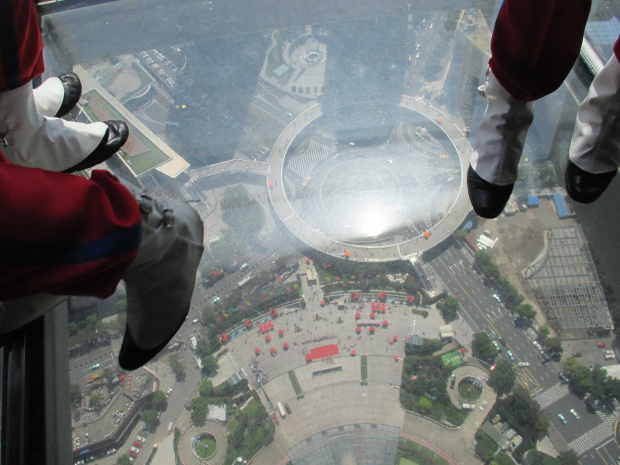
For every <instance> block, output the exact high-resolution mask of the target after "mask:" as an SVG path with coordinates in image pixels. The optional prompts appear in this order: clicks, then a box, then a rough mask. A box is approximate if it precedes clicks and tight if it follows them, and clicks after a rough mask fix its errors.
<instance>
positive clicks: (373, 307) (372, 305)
mask: <svg viewBox="0 0 620 465" xmlns="http://www.w3.org/2000/svg"><path fill="white" fill-rule="evenodd" d="M370 308H371V309H372V310H374V309H376V308H377V304H375V303H374V302H371V303H370Z"/></svg>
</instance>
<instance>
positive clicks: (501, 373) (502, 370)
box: [489, 358, 517, 394]
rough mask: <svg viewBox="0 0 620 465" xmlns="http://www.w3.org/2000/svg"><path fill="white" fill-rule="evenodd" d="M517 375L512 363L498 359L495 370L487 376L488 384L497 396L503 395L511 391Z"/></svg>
mask: <svg viewBox="0 0 620 465" xmlns="http://www.w3.org/2000/svg"><path fill="white" fill-rule="evenodd" d="M516 378H517V375H516V373H515V371H514V369H513V366H512V363H510V362H509V361H508V360H506V359H503V358H500V359H499V360H498V361H497V365H496V366H495V369H494V370H492V371H491V374H490V375H489V384H490V385H491V387H492V388H493V389H495V391H496V392H497V393H498V394H505V393H507V392H510V391H511V390H512V387H513V386H514V384H515V380H516Z"/></svg>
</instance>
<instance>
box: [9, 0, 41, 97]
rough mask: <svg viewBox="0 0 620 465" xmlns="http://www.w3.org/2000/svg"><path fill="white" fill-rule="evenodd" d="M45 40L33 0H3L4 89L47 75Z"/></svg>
mask: <svg viewBox="0 0 620 465" xmlns="http://www.w3.org/2000/svg"><path fill="white" fill-rule="evenodd" d="M44 69H45V66H44V64H43V41H42V40H41V31H40V30H39V24H38V22H37V12H36V10H35V6H34V1H33V0H0V91H2V90H4V89H16V88H17V87H21V86H22V85H24V84H26V83H28V82H30V81H32V79H33V78H34V77H36V76H39V75H40V74H43V71H44Z"/></svg>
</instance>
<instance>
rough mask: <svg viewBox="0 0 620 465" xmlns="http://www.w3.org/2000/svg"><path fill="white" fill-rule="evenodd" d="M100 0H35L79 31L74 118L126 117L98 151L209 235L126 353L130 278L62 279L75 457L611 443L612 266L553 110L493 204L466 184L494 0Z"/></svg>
mask: <svg viewBox="0 0 620 465" xmlns="http://www.w3.org/2000/svg"><path fill="white" fill-rule="evenodd" d="M115 3H116V2H111V3H106V2H102V3H100V4H97V5H95V6H92V7H88V8H81V7H77V8H73V9H72V8H66V9H63V8H59V9H58V10H57V11H53V12H51V13H50V14H49V15H48V16H47V17H46V21H48V22H49V23H50V24H53V26H54V28H55V30H57V31H59V33H60V35H65V36H67V37H69V36H70V37H71V38H72V40H74V42H75V43H74V44H73V45H72V47H73V48H74V49H72V50H71V53H72V54H73V58H74V59H75V62H73V63H72V66H73V70H74V71H75V72H76V73H77V74H78V75H79V76H80V78H81V80H82V83H83V87H84V88H83V97H82V99H81V101H80V103H79V105H78V109H77V110H76V111H74V112H73V113H72V114H71V116H72V117H73V118H75V119H77V120H79V121H99V120H101V121H105V120H108V119H122V120H125V121H126V122H127V123H128V126H129V128H130V134H131V136H130V139H129V141H128V143H127V144H126V146H125V147H124V148H123V150H121V152H119V154H118V156H117V157H114V158H113V159H111V160H109V161H108V162H106V164H105V165H104V166H101V168H105V169H109V170H111V171H113V172H114V173H115V174H116V175H118V176H119V177H123V178H125V179H127V180H130V181H131V182H134V183H136V184H140V185H142V186H143V187H145V188H147V189H152V190H154V191H156V192H158V193H161V194H164V195H167V196H170V197H175V198H178V199H183V200H185V201H187V202H188V203H190V205H192V207H194V208H195V209H196V210H197V211H198V212H199V214H200V216H201V218H202V219H203V221H204V225H205V253H204V255H203V257H202V261H201V264H200V267H199V273H198V276H197V280H196V287H195V290H194V295H193V297H192V306H191V310H190V313H189V315H188V317H187V321H186V323H185V324H184V325H183V326H182V327H181V329H180V330H179V332H178V333H177V335H176V336H175V338H174V339H173V341H172V342H171V343H170V345H169V347H168V348H166V349H164V351H162V353H161V354H160V355H159V356H158V357H157V358H155V359H154V361H152V362H151V363H149V364H147V365H146V366H145V367H143V368H141V369H139V370H136V371H134V372H124V371H122V370H121V369H120V367H119V366H118V365H117V357H118V352H119V350H120V344H121V341H122V330H123V328H124V323H123V322H124V308H125V306H126V300H125V292H124V289H123V287H122V285H121V286H120V287H119V289H118V290H117V293H116V294H115V296H113V297H112V298H110V299H108V300H107V301H105V302H97V301H94V300H88V299H79V298H77V299H72V301H71V304H70V311H71V314H70V317H69V318H70V326H69V334H70V339H69V348H70V354H69V368H70V383H71V399H72V400H71V401H72V406H71V411H72V420H73V423H72V425H73V448H74V449H73V450H74V453H73V457H74V463H76V464H81V463H87V462H92V463H100V464H106V465H112V464H117V463H119V464H125V463H134V464H138V465H144V464H147V463H148V464H162V465H168V464H171V463H175V462H174V461H175V457H176V458H178V459H179V460H180V461H181V463H184V464H190V463H192V464H193V463H208V464H212V465H220V464H229V463H233V461H234V462H235V463H253V464H257V465H263V464H264V465H279V464H282V465H285V464H287V463H292V464H295V465H297V464H309V465H310V464H312V465H317V464H318V465H323V464H325V465H329V464H334V465H335V464H338V465H340V464H345V465H349V464H356V463H357V464H371V463H372V464H378V465H388V464H389V465H392V464H398V465H408V464H410V463H431V462H432V463H437V464H438V465H446V464H452V465H457V464H467V465H469V464H472V465H473V464H479V463H488V462H490V461H491V460H493V461H495V462H497V463H500V462H505V461H506V460H508V462H505V463H512V459H514V460H516V461H517V462H518V463H533V462H534V461H536V460H545V459H549V460H551V459H550V458H549V457H546V458H541V457H544V455H543V454H547V455H549V456H551V457H552V458H553V459H554V460H555V459H556V458H557V457H558V456H560V457H561V459H560V460H557V463H558V464H569V465H573V464H575V463H581V464H582V465H595V464H596V465H616V464H617V462H618V461H619V460H620V447H619V446H618V443H617V442H616V425H617V415H616V412H615V406H616V405H617V402H616V401H615V400H614V392H617V393H619V395H620V389H619V388H617V386H616V384H615V383H616V381H617V378H618V377H620V370H619V369H618V368H617V363H616V357H617V356H618V355H620V354H618V352H617V350H616V348H615V346H614V322H615V320H614V319H613V316H614V315H613V312H611V313H610V304H611V303H612V302H610V301H609V300H610V295H613V292H612V290H613V289H612V288H610V287H609V286H607V285H606V282H607V281H608V279H607V277H605V278H606V279H603V276H601V275H602V274H603V272H602V271H601V269H599V268H598V267H599V266H600V265H601V264H600V261H601V259H600V257H599V256H598V255H597V254H596V250H594V253H593V252H592V251H591V250H592V248H593V245H592V244H591V243H589V242H588V241H589V240H590V236H589V234H590V230H589V229H588V228H587V226H582V222H581V221H580V210H579V208H578V207H577V208H576V207H575V206H573V205H571V203H570V200H568V198H567V196H566V193H565V191H564V189H563V187H562V186H561V182H560V181H559V178H561V175H559V173H560V172H559V171H558V169H557V168H556V167H555V166H554V164H553V162H554V161H555V160H553V159H552V158H550V156H549V153H550V151H551V145H552V141H553V143H556V141H557V140H563V137H562V133H561V132H560V131H562V130H565V128H562V127H561V124H559V123H558V118H559V117H558V115H552V116H549V118H548V120H551V119H553V120H554V122H553V123H550V122H549V121H548V120H545V118H540V119H539V120H537V121H535V123H534V124H535V126H534V127H533V130H532V131H531V134H530V136H528V144H527V145H526V149H525V154H524V161H523V162H522V166H521V168H520V172H521V173H522V175H521V176H522V177H521V178H520V179H519V182H518V183H517V186H516V188H515V195H514V196H513V198H512V199H511V201H510V202H509V205H508V206H507V208H506V210H505V211H504V214H503V215H502V216H501V217H500V218H499V219H497V220H484V219H482V218H478V217H477V216H476V215H475V214H474V213H473V212H472V208H471V204H470V202H469V198H468V195H467V187H466V174H467V168H468V166H469V160H470V156H471V153H472V150H473V148H472V144H473V141H474V138H475V135H476V131H477V127H476V124H477V122H479V121H480V117H481V115H482V113H483V112H484V108H485V102H484V100H482V99H481V98H480V97H478V96H477V95H476V89H477V87H478V86H479V85H480V84H481V83H482V82H483V79H484V73H485V69H486V63H487V61H488V58H489V39H490V26H489V24H490V23H491V22H490V19H491V17H492V15H493V14H496V12H497V8H498V7H499V3H501V2H495V1H492V0H489V1H481V2H447V1H442V2H419V3H420V5H415V4H413V5H412V4H409V5H407V4H406V2H405V3H402V4H401V2H391V1H389V2H386V3H385V4H383V5H381V6H380V7H379V6H377V5H371V2H368V3H369V5H368V8H367V9H366V8H356V7H354V6H353V5H356V2H349V1H346V2H345V3H346V4H344V5H342V10H341V9H340V8H339V7H338V6H337V5H331V4H330V5H327V3H326V4H325V5H324V6H321V8H319V7H318V5H317V8H316V9H312V10H311V11H310V10H308V7H307V6H305V5H301V3H300V5H299V8H300V10H299V15H300V16H299V17H296V16H295V14H296V13H295V12H292V11H290V10H292V9H294V8H290V7H289V8H285V7H282V6H278V8H280V7H281V9H282V10H283V12H282V16H281V17H277V16H274V17H271V16H270V15H267V14H266V13H265V12H264V11H263V10H262V9H260V8H258V7H256V6H255V5H251V6H248V5H241V3H240V2H237V1H234V2H233V3H230V4H227V5H224V4H221V3H219V2H218V1H216V0H207V1H200V2H198V1H195V2H194V1H192V2H191V7H190V6H188V7H187V8H179V11H178V12H169V11H167V9H166V8H165V5H166V4H165V2H160V1H157V2H154V5H153V6H152V8H147V9H146V10H148V11H144V16H143V17H140V18H139V19H136V18H135V17H132V11H133V8H140V9H144V8H143V5H138V3H139V2H138V1H137V0H136V1H131V2H127V4H125V5H123V6H119V7H118V9H115V7H114V6H113V5H112V4H115ZM269 3H270V8H276V6H277V5H276V3H278V2H277V1H275V0H274V1H272V2H269ZM435 3H439V4H435ZM471 3H475V4H476V7H475V8H473V7H472V5H471ZM349 7H350V11H349V10H347V8H349ZM91 8H93V9H91ZM199 8H200V10H201V11H204V15H206V16H208V17H209V18H210V19H209V20H204V19H201V18H202V17H201V16H200V15H192V14H191V12H192V11H194V12H195V11H196V10H197V9H199ZM238 10H239V11H241V10H242V11H244V13H243V15H240V16H241V17H240V18H239V19H238V20H237V21H234V20H233V19H231V18H235V13H236V12H237V11H238ZM246 10H247V11H246ZM284 10H286V11H284ZM345 10H347V11H346V13H345ZM361 10H363V13H362V12H361ZM93 12H95V14H96V16H97V17H98V19H97V21H95V20H93V18H92V15H93ZM348 13H351V16H348ZM168 15H170V16H169V17H168ZM302 18H303V20H302ZM307 18H311V20H310V19H307ZM300 21H301V23H300ZM223 24H229V25H230V29H229V30H227V29H226V28H225V27H224V26H223ZM141 25H144V31H143V33H141V32H140V31H142V26H141ZM149 25H150V26H149ZM158 28H159V29H160V33H159V34H158V33H154V32H153V31H154V30H155V29H158ZM108 29H109V30H108ZM147 29H148V30H147ZM44 30H45V28H44ZM97 37H106V38H108V39H109V40H108V41H107V42H106V41H101V40H94V39H95V38H97ZM48 40H49V41H51V39H50V37H46V41H48ZM103 42H105V45H104V44H103ZM46 46H48V48H49V49H54V47H58V45H57V44H54V43H53V42H52V43H50V44H49V45H48V44H47V42H46ZM68 53H69V52H68ZM59 56H60V55H59ZM59 66H60V65H59ZM586 88H587V85H586V84H583V83H582V84H581V85H579V83H577V82H575V83H573V87H572V88H571V89H570V92H569V91H567V90H566V89H564V88H563V89H562V90H561V91H558V93H556V94H553V95H552V96H551V97H550V98H549V99H550V100H549V101H550V102H552V105H551V104H550V105H549V106H555V107H557V108H564V105H566V106H569V107H570V105H574V101H573V100H571V99H577V98H582V97H583V95H585V90H586ZM567 102H568V103H567ZM556 131H558V132H557V133H556ZM554 134H556V135H555V137H554ZM569 137H570V136H569ZM557 143H561V142H557ZM612 187H613V186H612ZM593 255H594V257H593ZM608 260H610V259H608ZM602 261H603V262H605V260H604V259H603V260H602ZM595 263H596V266H595ZM605 266H609V262H608V263H607V265H605ZM558 283H559V284H558ZM481 341H483V342H481ZM567 360H568V362H567ZM596 365H600V366H603V367H605V368H606V369H607V372H606V373H604V374H601V372H600V371H597V370H598V368H597V367H596ZM592 367H594V368H592ZM584 373H587V374H584ZM607 375H609V378H607ZM578 376H582V377H583V376H588V377H589V378H587V381H588V382H589V383H590V384H589V385H588V386H589V390H588V389H586V390H585V391H584V389H585V388H583V389H581V388H582V387H583V385H585V384H587V383H585V382H582V381H583V378H578ZM596 376H599V377H598V378H596ZM580 379H581V381H580ZM595 379H599V381H600V383H601V386H603V387H600V386H599V387H600V389H599V390H598V391H597V390H596V389H594V388H593V386H594V384H593V383H594V380H595ZM614 379H616V381H614ZM506 380H508V381H506ZM614 389H616V390H615V391H614ZM599 391H600V392H599ZM597 392H598V394H597ZM518 402H521V404H518V405H522V406H526V407H527V408H526V407H523V410H524V411H525V410H528V409H530V410H531V411H532V412H533V413H532V414H531V418H528V419H527V420H526V419H524V418H522V417H525V416H526V415H522V416H518V415H516V414H514V412H513V413H510V412H511V410H510V408H511V407H510V406H512V408H514V405H517V403H518ZM530 410H528V412H529V411H530ZM532 418H533V420H532ZM529 420H532V422H531V424H530V423H528V421H529ZM541 425H542V426H541ZM539 427H540V428H541V430H540V431H539V430H537V429H536V428H539ZM528 451H529V452H528ZM569 451H574V453H572V452H569ZM525 454H528V455H526V457H525V458H524V455H525ZM536 454H539V455H536ZM509 455H510V456H511V457H512V459H511V457H509ZM500 465H503V464H500Z"/></svg>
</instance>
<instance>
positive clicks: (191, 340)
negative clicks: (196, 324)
mask: <svg viewBox="0 0 620 465" xmlns="http://www.w3.org/2000/svg"><path fill="white" fill-rule="evenodd" d="M197 345H198V341H197V340H196V336H192V337H190V338H189V346H190V347H191V348H192V350H196V346H197Z"/></svg>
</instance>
